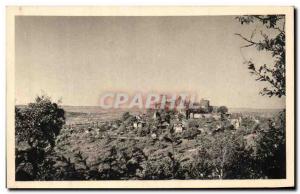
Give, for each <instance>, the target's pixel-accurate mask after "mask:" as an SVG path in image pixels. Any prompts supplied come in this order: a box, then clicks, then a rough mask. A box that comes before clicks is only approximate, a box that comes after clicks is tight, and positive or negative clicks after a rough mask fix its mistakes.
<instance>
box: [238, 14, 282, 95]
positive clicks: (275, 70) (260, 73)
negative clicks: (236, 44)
mask: <svg viewBox="0 0 300 194" xmlns="http://www.w3.org/2000/svg"><path fill="white" fill-rule="evenodd" d="M237 19H238V20H239V22H240V23H241V24H242V25H244V24H246V25H247V24H251V23H256V24H257V23H260V24H262V25H263V26H264V28H265V31H272V34H275V35H274V36H270V35H269V34H270V33H268V34H267V33H266V32H264V31H263V30H262V31H261V32H260V36H258V35H255V30H254V31H253V33H252V35H251V37H245V36H244V35H242V34H236V35H237V36H239V37H240V38H242V39H243V40H244V41H245V42H246V45H244V46H242V48H247V47H255V48H256V49H257V50H258V51H267V52H269V53H270V54H271V55H272V57H273V58H274V63H273V64H254V63H253V62H252V61H251V60H248V61H245V63H246V64H247V65H248V69H249V70H250V73H251V74H252V75H254V76H255V77H256V81H262V82H267V83H269V86H268V87H265V88H263V89H262V91H260V94H261V95H267V96H269V97H272V96H277V97H281V96H285V76H286V75H285V74H286V73H285V63H286V59H285V29H284V27H285V17H284V16H282V15H265V16H262V15H256V16H240V17H237Z"/></svg>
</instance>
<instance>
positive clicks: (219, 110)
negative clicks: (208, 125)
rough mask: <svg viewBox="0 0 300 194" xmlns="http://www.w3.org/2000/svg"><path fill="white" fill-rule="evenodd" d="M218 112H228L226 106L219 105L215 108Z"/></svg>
mask: <svg viewBox="0 0 300 194" xmlns="http://www.w3.org/2000/svg"><path fill="white" fill-rule="evenodd" d="M217 112H218V113H221V114H225V113H227V112H228V108H227V107H226V106H220V107H219V108H218V110H217Z"/></svg>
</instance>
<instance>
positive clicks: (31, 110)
mask: <svg viewBox="0 0 300 194" xmlns="http://www.w3.org/2000/svg"><path fill="white" fill-rule="evenodd" d="M64 122H65V117H64V110H63V109H61V108H59V107H58V105H57V104H56V103H52V102H51V100H50V98H48V97H47V96H41V97H37V98H36V100H35V103H30V104H28V106H26V107H24V108H21V109H19V108H16V109H15V133H16V180H24V179H26V180H28V179H29V180H33V179H35V178H37V177H40V176H43V173H42V172H43V171H44V170H45V166H47V165H49V164H48V163H47V160H48V159H47V158H46V156H47V155H48V154H49V153H50V152H51V151H52V148H53V146H54V144H55V138H56V136H57V135H58V134H59V132H60V129H61V127H62V125H63V124H64ZM28 169H30V170H28ZM45 179H46V178H45Z"/></svg>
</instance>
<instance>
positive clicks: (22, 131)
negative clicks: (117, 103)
mask: <svg viewBox="0 0 300 194" xmlns="http://www.w3.org/2000/svg"><path fill="white" fill-rule="evenodd" d="M124 116H126V115H124ZM127 116H128V115H127ZM15 118H16V121H15V122H16V129H15V130H16V180H20V181H28V180H128V179H136V180H157V179H260V178H285V170H286V169H285V165H286V162H285V112H282V113H280V114H279V115H278V116H277V117H276V118H274V119H273V120H270V121H269V123H268V124H267V126H264V128H262V127H261V126H256V128H255V129H253V130H254V131H253V133H252V136H255V138H252V136H251V135H250V136H249V135H246V134H245V131H236V132H234V133H233V132H232V131H231V130H224V131H222V132H220V133H216V134H214V135H205V134H198V135H197V136H196V137H195V138H196V139H197V142H199V144H197V145H198V146H197V147H195V153H194V154H193V155H192V157H185V156H183V155H182V153H180V151H178V149H176V148H177V147H179V146H181V144H182V138H180V137H178V135H176V133H175V132H174V130H169V132H168V133H167V134H165V135H164V137H163V138H162V139H159V140H153V139H151V138H149V140H147V141H145V142H136V141H132V140H125V141H124V140H112V139H110V138H109V137H107V138H106V139H104V140H103V141H105V145H106V146H104V147H103V153H104V154H103V155H101V156H99V160H98V161H97V163H95V164H90V163H89V162H88V161H87V159H88V158H87V157H86V156H85V153H82V152H80V151H78V152H76V153H74V158H73V159H72V160H71V159H70V158H69V157H67V156H64V155H60V154H59V153H57V152H56V151H55V149H54V147H55V143H56V141H55V140H56V138H57V136H58V135H59V134H60V130H61V128H62V126H63V125H64V123H65V117H64V110H63V109H61V108H60V107H59V106H58V105H57V104H56V103H53V102H51V100H50V99H49V98H48V97H45V96H42V97H38V98H37V99H36V101H35V102H34V103H31V104H29V105H28V106H26V107H23V108H21V109H19V108H16V117H15ZM125 119H126V118H125ZM147 147H152V148H153V149H157V150H162V152H161V153H160V154H157V155H151V154H149V153H148V152H145V148H147Z"/></svg>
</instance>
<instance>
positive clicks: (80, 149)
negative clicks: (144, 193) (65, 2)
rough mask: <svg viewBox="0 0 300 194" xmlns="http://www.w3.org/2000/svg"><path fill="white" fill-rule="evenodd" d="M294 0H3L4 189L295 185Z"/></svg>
mask: <svg viewBox="0 0 300 194" xmlns="http://www.w3.org/2000/svg"><path fill="white" fill-rule="evenodd" d="M293 18H294V13H293V7H123V8H122V7H77V8H71V7H69V8H68V7H57V8H55V7H52V8H50V7H8V8H7V32H8V34H9V35H8V37H7V51H8V52H7V184H8V185H7V186H8V187H9V188H253V187H254V188H277V187H294V186H295V185H294V170H295V167H294V165H295V164H294V160H295V159H294V34H293V33H294V29H293V27H294V23H293Z"/></svg>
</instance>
